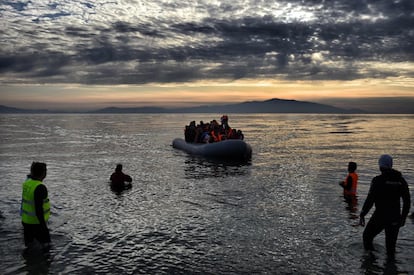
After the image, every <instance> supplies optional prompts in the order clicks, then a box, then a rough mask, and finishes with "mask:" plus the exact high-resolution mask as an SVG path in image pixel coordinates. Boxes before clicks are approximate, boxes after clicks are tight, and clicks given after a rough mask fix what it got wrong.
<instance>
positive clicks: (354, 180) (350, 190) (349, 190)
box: [344, 172, 358, 196]
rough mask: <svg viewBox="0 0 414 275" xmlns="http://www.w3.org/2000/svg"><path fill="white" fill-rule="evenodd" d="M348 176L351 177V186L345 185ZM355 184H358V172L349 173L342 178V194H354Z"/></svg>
mask: <svg viewBox="0 0 414 275" xmlns="http://www.w3.org/2000/svg"><path fill="white" fill-rule="evenodd" d="M348 177H351V178H352V183H351V188H349V187H348V186H347V184H348ZM357 185H358V174H357V173H355V172H353V173H349V174H348V176H347V177H346V178H345V180H344V195H345V196H356V193H357Z"/></svg>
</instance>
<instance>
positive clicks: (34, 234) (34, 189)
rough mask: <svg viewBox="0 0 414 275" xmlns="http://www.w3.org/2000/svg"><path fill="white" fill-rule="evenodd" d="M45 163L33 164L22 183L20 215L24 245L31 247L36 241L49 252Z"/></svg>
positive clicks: (48, 203) (48, 204)
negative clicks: (44, 181)
mask: <svg viewBox="0 0 414 275" xmlns="http://www.w3.org/2000/svg"><path fill="white" fill-rule="evenodd" d="M46 174H47V168H46V163H42V162H33V163H32V166H31V167H30V175H28V177H27V180H26V181H25V182H24V183H23V192H22V203H21V209H20V214H21V218H22V224H23V232H24V243H25V245H26V247H28V248H29V247H31V246H32V244H34V240H37V241H38V242H39V243H40V245H41V246H42V249H44V250H46V251H47V250H49V247H50V234H49V229H48V227H47V221H48V220H49V217H50V202H49V197H48V192H47V188H46V186H45V185H44V184H43V182H42V181H43V180H44V179H45V178H46Z"/></svg>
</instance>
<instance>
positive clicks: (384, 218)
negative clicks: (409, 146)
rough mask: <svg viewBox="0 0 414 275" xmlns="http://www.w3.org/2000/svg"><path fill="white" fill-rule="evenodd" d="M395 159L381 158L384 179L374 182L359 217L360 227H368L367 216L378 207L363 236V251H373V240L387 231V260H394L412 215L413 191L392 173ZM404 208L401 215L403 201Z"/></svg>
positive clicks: (395, 171) (387, 156)
mask: <svg viewBox="0 0 414 275" xmlns="http://www.w3.org/2000/svg"><path fill="white" fill-rule="evenodd" d="M392 162H393V160H392V157H391V156H389V155H382V156H381V157H380V159H379V161H378V164H379V169H380V171H381V175H379V176H376V177H374V178H373V179H372V182H371V186H370V188H369V192H368V196H367V198H366V200H365V203H364V205H363V207H362V211H361V214H360V225H362V226H364V225H365V215H366V214H367V213H368V212H369V210H370V209H371V208H372V206H373V205H374V204H375V211H374V214H372V217H371V219H370V220H369V222H368V224H367V226H366V227H365V229H364V233H363V235H362V237H363V241H364V247H365V249H367V250H373V249H374V247H373V240H374V238H375V237H376V236H377V235H378V234H379V233H380V232H381V231H382V230H384V229H385V246H386V249H387V256H388V260H394V258H395V246H396V243H397V238H398V233H399V230H400V227H402V226H404V225H405V220H406V218H407V215H408V212H409V211H410V204H411V202H410V200H411V198H410V191H409V189H408V184H407V182H406V181H405V179H404V178H403V176H402V174H401V173H400V172H399V171H397V170H394V169H392ZM401 198H402V201H403V207H402V211H401V202H400V200H401Z"/></svg>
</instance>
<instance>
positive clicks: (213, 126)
mask: <svg viewBox="0 0 414 275" xmlns="http://www.w3.org/2000/svg"><path fill="white" fill-rule="evenodd" d="M184 137H185V141H186V142H191V143H213V142H219V141H222V140H226V139H241V140H243V139H244V135H243V132H242V131H241V130H237V129H233V128H231V127H230V126H229V117H228V116H227V115H223V116H222V117H221V118H220V123H218V122H217V120H215V119H214V120H212V121H210V122H209V123H204V122H203V121H200V123H199V124H197V125H196V122H195V121H191V122H190V124H189V125H186V126H185V130H184Z"/></svg>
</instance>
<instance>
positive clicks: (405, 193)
mask: <svg viewBox="0 0 414 275" xmlns="http://www.w3.org/2000/svg"><path fill="white" fill-rule="evenodd" d="M401 182H402V184H403V185H402V188H403V190H402V195H401V196H402V199H403V207H402V212H401V226H404V225H405V219H406V218H407V216H408V212H409V211H410V205H411V198H410V190H409V189H408V184H407V182H406V181H405V179H404V178H403V177H401Z"/></svg>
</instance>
